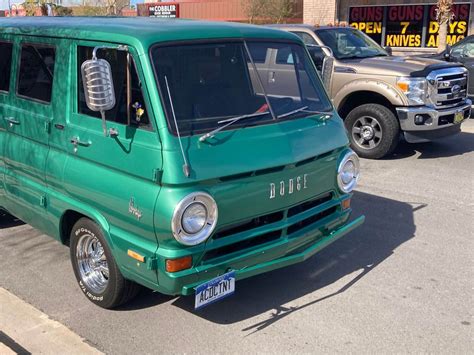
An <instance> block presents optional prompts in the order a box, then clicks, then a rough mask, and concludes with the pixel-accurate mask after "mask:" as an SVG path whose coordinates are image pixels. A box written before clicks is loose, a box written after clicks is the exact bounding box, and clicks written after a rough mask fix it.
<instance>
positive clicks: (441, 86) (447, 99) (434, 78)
mask: <svg viewBox="0 0 474 355" xmlns="http://www.w3.org/2000/svg"><path fill="white" fill-rule="evenodd" d="M468 75H469V74H468V71H467V69H466V68H464V67H461V66H460V67H454V68H445V69H438V70H433V71H432V72H431V73H430V74H428V76H427V77H426V79H427V80H428V101H429V105H430V106H432V107H434V108H436V109H444V108H450V107H455V106H458V105H460V104H462V103H464V102H465V100H466V99H467V85H468ZM456 86H458V87H457V88H456ZM453 88H454V91H453ZM456 89H457V90H456Z"/></svg>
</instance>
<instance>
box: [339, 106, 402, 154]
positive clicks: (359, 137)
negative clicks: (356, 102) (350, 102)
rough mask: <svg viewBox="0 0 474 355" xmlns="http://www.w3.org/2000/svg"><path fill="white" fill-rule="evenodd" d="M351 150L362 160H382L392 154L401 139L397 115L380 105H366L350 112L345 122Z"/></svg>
mask: <svg viewBox="0 0 474 355" xmlns="http://www.w3.org/2000/svg"><path fill="white" fill-rule="evenodd" d="M344 123H345V125H346V129H347V132H348V135H349V140H350V143H351V148H352V149H353V150H354V151H355V152H356V153H357V154H358V155H359V156H360V157H362V158H367V159H380V158H382V157H384V156H386V155H388V154H390V153H392V152H393V151H394V149H395V147H396V146H397V144H398V141H399V138H400V125H399V123H398V120H397V118H396V117H395V114H394V113H393V112H392V111H391V110H390V109H388V108H387V107H385V106H383V105H379V104H365V105H361V106H358V107H356V108H354V109H353V110H352V111H350V112H349V114H348V115H347V117H346V119H345V121H344Z"/></svg>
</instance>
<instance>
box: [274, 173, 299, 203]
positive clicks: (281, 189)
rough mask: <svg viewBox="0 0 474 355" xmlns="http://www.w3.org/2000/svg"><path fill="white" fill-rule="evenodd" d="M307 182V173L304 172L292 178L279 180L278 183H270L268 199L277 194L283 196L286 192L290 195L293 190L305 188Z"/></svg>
mask: <svg viewBox="0 0 474 355" xmlns="http://www.w3.org/2000/svg"><path fill="white" fill-rule="evenodd" d="M307 182H308V174H304V175H302V176H297V177H296V178H293V179H288V181H286V180H282V181H280V183H279V184H276V183H273V182H272V183H270V199H273V198H275V197H276V196H277V190H278V195H280V196H285V195H286V194H289V195H291V194H292V193H294V192H298V191H301V190H304V189H306V188H307V187H308V186H307Z"/></svg>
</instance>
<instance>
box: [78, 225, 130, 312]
mask: <svg viewBox="0 0 474 355" xmlns="http://www.w3.org/2000/svg"><path fill="white" fill-rule="evenodd" d="M70 241H71V242H70V255H71V262H72V268H73V270H74V274H75V276H76V280H77V282H78V284H79V287H80V288H81V290H82V291H83V292H84V294H85V295H86V297H87V298H88V299H89V300H90V301H91V302H92V303H94V304H96V305H98V306H99V307H102V308H106V309H112V308H115V307H118V306H120V305H122V304H124V303H126V302H128V301H129V300H131V299H132V298H133V297H135V296H136V295H137V293H138V291H139V285H137V284H136V283H134V282H132V281H129V280H126V279H125V278H124V277H123V276H122V274H121V273H120V270H119V268H118V266H117V263H116V262H115V260H114V257H113V255H112V252H111V250H110V248H109V246H108V245H107V241H106V240H105V238H104V234H103V233H102V230H101V228H100V227H99V226H98V225H97V224H96V223H95V222H93V221H91V220H90V219H88V218H81V219H79V220H78V221H77V222H76V223H75V224H74V227H73V228H72V230H71V235H70ZM93 254H97V255H96V256H95V257H94V256H92V255H93ZM79 255H81V258H79ZM98 255H101V257H98ZM99 264H100V266H98V265H99ZM87 271H89V272H90V273H88V275H92V276H90V277H88V278H87V279H86V278H85V274H86V273H87ZM106 271H107V272H106Z"/></svg>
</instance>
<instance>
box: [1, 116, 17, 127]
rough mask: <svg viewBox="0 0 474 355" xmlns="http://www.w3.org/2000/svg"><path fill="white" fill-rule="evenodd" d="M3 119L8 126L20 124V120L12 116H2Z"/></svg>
mask: <svg viewBox="0 0 474 355" xmlns="http://www.w3.org/2000/svg"><path fill="white" fill-rule="evenodd" d="M4 119H5V121H7V122H8V124H9V125H10V127H13V125H16V126H18V125H19V124H20V121H18V120H15V119H14V118H13V117H4Z"/></svg>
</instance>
